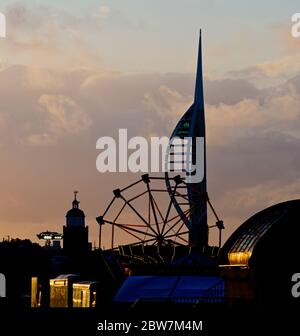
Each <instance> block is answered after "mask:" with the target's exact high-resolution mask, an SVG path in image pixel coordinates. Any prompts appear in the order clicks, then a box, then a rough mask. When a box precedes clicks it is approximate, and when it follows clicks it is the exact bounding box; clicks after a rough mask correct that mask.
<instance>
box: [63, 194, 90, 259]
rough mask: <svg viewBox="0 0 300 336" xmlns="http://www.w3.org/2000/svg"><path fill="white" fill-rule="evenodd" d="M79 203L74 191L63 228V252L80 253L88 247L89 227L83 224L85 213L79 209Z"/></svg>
mask: <svg viewBox="0 0 300 336" xmlns="http://www.w3.org/2000/svg"><path fill="white" fill-rule="evenodd" d="M79 203H80V202H79V201H78V200H77V192H76V191H75V192H74V200H73V202H72V209H70V210H69V211H68V212H67V215H66V225H65V226H64V230H63V237H64V238H63V241H64V252H65V253H66V254H69V255H72V254H82V253H85V252H87V251H88V249H89V243H88V235H89V228H88V226H86V225H85V214H84V212H83V211H82V210H81V209H79Z"/></svg>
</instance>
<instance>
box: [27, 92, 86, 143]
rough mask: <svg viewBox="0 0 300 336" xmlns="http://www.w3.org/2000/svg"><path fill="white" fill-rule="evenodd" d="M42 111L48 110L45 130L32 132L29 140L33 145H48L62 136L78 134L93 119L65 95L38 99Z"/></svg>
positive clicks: (45, 96)
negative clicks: (37, 132) (36, 132)
mask: <svg viewBox="0 0 300 336" xmlns="http://www.w3.org/2000/svg"><path fill="white" fill-rule="evenodd" d="M38 103H39V105H40V106H41V108H42V112H46V114H47V115H46V118H45V119H46V121H45V124H46V125H45V130H44V132H43V133H39V134H32V135H30V136H29V138H28V142H29V143H30V144H32V145H48V144H53V143H56V142H57V141H58V139H59V138H60V137H62V136H67V135H69V134H76V133H79V132H81V131H83V130H86V129H87V128H89V127H90V125H91V122H92V121H91V119H90V118H89V116H88V115H87V114H85V113H84V112H83V111H82V110H81V109H80V107H79V106H78V104H77V103H76V102H75V101H74V100H73V99H72V98H70V97H66V96H63V95H42V96H41V97H40V98H39V100H38Z"/></svg>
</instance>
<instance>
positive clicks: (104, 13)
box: [95, 6, 111, 19]
mask: <svg viewBox="0 0 300 336" xmlns="http://www.w3.org/2000/svg"><path fill="white" fill-rule="evenodd" d="M110 14H111V9H110V8H109V7H108V6H100V7H99V10H98V12H97V13H96V14H95V16H97V17H99V18H100V19H103V18H107V17H108V16H109V15H110Z"/></svg>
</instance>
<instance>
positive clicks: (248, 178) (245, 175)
mask: <svg viewBox="0 0 300 336" xmlns="http://www.w3.org/2000/svg"><path fill="white" fill-rule="evenodd" d="M0 12H2V13H4V14H5V15H6V18H7V37H6V38H5V39H0V164H1V167H0V172H1V174H0V237H2V236H3V237H6V236H7V235H10V236H11V237H20V238H30V239H32V240H34V241H36V234H37V233H39V232H41V231H44V230H47V229H48V230H54V231H59V232H61V231H62V225H63V224H64V221H65V217H64V216H65V213H66V211H67V210H68V209H69V208H70V206H71V201H72V192H73V190H74V189H77V190H79V191H80V194H79V200H80V201H81V206H82V208H83V210H84V211H85V213H86V215H87V223H88V225H89V226H90V232H91V234H90V241H92V242H93V241H94V240H96V241H97V224H96V223H95V220H94V218H95V217H96V216H98V215H100V214H101V212H102V211H103V210H104V208H105V207H106V205H107V203H108V202H109V201H110V198H111V195H112V190H113V189H115V188H116V187H121V186H125V185H126V184H127V183H128V182H130V181H132V180H134V179H136V177H135V176H132V175H129V174H128V175H126V174H119V175H115V174H105V175H103V174H100V173H98V172H97V170H96V164H95V163H96V157H97V155H98V153H99V152H98V151H97V150H96V141H97V139H98V138H99V137H101V136H105V135H111V136H116V135H117V132H118V129H119V128H128V130H129V131H128V132H129V134H130V135H132V136H135V135H144V136H146V137H149V136H151V135H159V136H162V135H165V136H168V135H170V133H171V131H172V129H173V128H174V126H175V125H176V121H177V120H178V118H180V116H181V115H182V114H183V113H184V112H185V110H186V109H187V108H188V107H189V105H190V103H191V101H192V98H193V91H194V79H195V70H196V69H195V68H196V56H197V47H198V46H197V41H198V34H199V29H200V28H202V34H203V67H204V76H205V103H206V118H207V143H208V191H209V195H210V198H211V200H212V202H213V204H214V205H215V207H216V209H217V211H218V213H219V215H220V217H222V218H223V219H224V222H225V226H226V233H225V234H224V236H225V238H226V237H228V236H229V235H230V234H231V233H232V231H233V230H234V229H235V228H237V227H238V225H239V224H241V223H242V222H243V221H244V220H245V219H247V218H248V217H249V216H250V215H252V214H253V213H255V212H256V211H258V210H261V209H263V208H265V207H267V206H269V205H271V204H274V203H277V202H279V201H283V200H288V199H294V198H299V195H300V155H299V148H300V147H299V146H300V38H298V39H295V38H293V37H292V36H291V33H290V31H291V26H292V23H291V16H292V14H294V13H295V12H300V4H299V1H294V0H288V1H285V2H283V1H279V0H276V1H265V2H264V3H262V2H261V1H257V0H255V1H251V3H250V2H247V3H246V2H242V1H237V0H227V1H225V0H209V1H208V0H207V1H199V0H163V1H162V0H151V1H150V0H149V1H146V0H112V1H100V0H98V1H96V0H85V1H78V0H74V1H64V0H51V1H50V0H49V1H48V0H47V1H46V0H45V1H37V0H36V1H31V0H26V1H18V2H14V1H5V0H0Z"/></svg>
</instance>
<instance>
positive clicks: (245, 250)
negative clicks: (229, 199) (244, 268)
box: [222, 200, 300, 265]
mask: <svg viewBox="0 0 300 336" xmlns="http://www.w3.org/2000/svg"><path fill="white" fill-rule="evenodd" d="M299 206H300V200H294V201H288V202H284V203H279V204H276V205H274V206H271V207H269V208H267V209H265V210H262V211H260V212H258V213H257V214H255V215H254V216H252V217H250V218H249V219H248V220H247V221H246V222H244V223H243V224H242V225H241V226H240V227H239V228H238V229H237V230H236V231H235V232H234V233H233V234H232V236H231V237H230V238H229V239H228V241H227V242H226V243H225V245H224V247H223V251H222V254H223V255H224V254H226V253H227V257H228V260H229V264H230V265H232V264H237V265H241V264H245V265H247V264H248V261H249V259H250V257H251V255H252V253H253V250H254V248H255V247H256V244H257V243H258V242H259V241H260V239H261V238H262V237H263V236H264V235H265V234H266V233H267V232H268V231H269V230H270V228H271V227H273V225H274V224H276V223H277V222H279V221H280V220H281V219H282V218H283V217H284V216H285V215H286V214H287V213H288V212H289V211H291V210H292V209H294V208H295V207H299Z"/></svg>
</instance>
